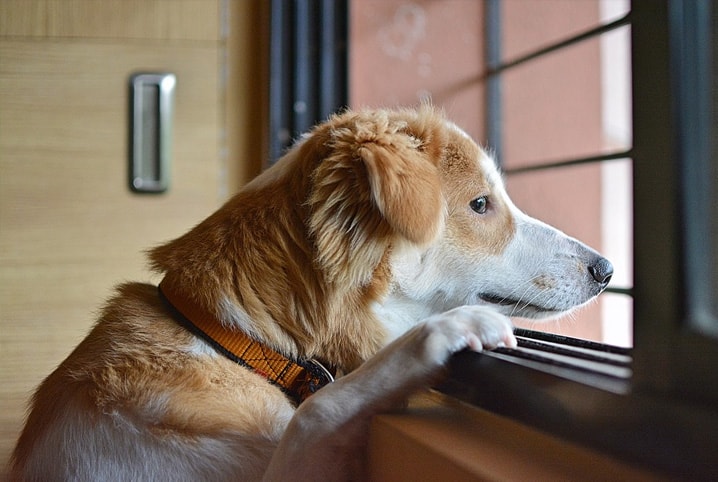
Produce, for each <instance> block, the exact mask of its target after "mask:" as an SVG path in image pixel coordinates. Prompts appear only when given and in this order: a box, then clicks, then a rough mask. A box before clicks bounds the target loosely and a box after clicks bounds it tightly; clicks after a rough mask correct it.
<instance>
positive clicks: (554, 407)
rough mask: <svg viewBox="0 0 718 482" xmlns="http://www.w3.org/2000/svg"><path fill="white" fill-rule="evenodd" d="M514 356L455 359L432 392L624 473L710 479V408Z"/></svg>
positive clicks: (624, 377)
mask: <svg viewBox="0 0 718 482" xmlns="http://www.w3.org/2000/svg"><path fill="white" fill-rule="evenodd" d="M520 349H521V347H520ZM516 355H517V354H516V353H513V350H503V349H502V350H498V351H496V352H485V353H473V352H461V353H458V354H456V355H455V356H454V357H453V358H452V360H451V362H450V364H449V373H448V377H447V380H446V381H445V382H444V383H443V384H442V385H441V386H439V387H437V389H438V390H439V391H441V392H442V393H443V394H445V395H449V396H450V397H453V398H456V399H458V400H461V401H463V402H465V403H468V404H469V405H473V406H474V407H477V408H480V409H482V410H487V411H489V412H492V413H495V414H497V415H500V416H504V417H507V418H510V419H511V420H513V421H515V422H518V423H521V424H525V425H526V426H528V427H532V428H533V429H538V430H540V431H542V432H545V433H547V434H550V435H552V436H555V437H558V438H560V439H563V440H566V441H568V442H570V443H573V444H578V445H580V446H583V447H590V448H591V449H593V450H596V451H597V452H599V453H603V454H606V455H607V456H610V457H614V458H616V459H617V460H622V461H623V462H625V463H627V464H630V465H632V466H637V467H643V468H646V469H647V470H649V471H655V472H656V473H660V474H665V475H666V476H669V477H675V476H678V477H688V478H692V479H712V480H715V479H716V477H718V459H716V457H715V446H716V445H715V444H716V434H717V433H718V412H716V410H715V409H714V408H712V407H705V406H703V407H701V406H697V405H692V404H690V403H688V402H686V401H685V400H680V399H675V398H671V397H669V396H667V395H666V394H664V393H651V392H647V391H645V390H641V389H640V387H636V386H634V385H633V383H632V380H631V378H630V371H623V368H622V369H621V370H619V371H618V372H615V373H601V372H596V371H595V370H586V369H585V367H584V366H579V367H574V366H570V365H573V364H577V365H583V361H581V360H576V361H571V360H565V359H562V360H560V362H559V363H555V362H553V361H549V362H546V361H538V360H537V359H535V358H532V357H529V359H525V358H523V357H520V356H516ZM624 355H625V354H622V355H621V356H624ZM562 356H563V355H562ZM629 370H630V363H629Z"/></svg>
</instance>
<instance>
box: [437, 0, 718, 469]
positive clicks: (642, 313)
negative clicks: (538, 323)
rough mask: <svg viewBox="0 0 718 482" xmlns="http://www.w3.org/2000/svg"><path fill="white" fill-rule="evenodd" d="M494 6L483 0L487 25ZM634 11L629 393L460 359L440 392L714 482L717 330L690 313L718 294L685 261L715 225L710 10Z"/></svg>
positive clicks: (497, 358)
mask: <svg viewBox="0 0 718 482" xmlns="http://www.w3.org/2000/svg"><path fill="white" fill-rule="evenodd" d="M497 3H498V0H488V2H487V7H488V11H487V17H488V18H489V19H490V18H491V8H497V7H498V5H496V4H497ZM492 4H495V5H493V7H492ZM631 7H632V8H631V13H630V14H629V15H630V22H631V54H632V90H633V97H632V98H633V139H634V145H633V148H632V149H631V150H630V156H629V157H631V158H632V159H633V171H634V186H633V190H634V277H635V287H634V289H633V294H634V332H635V333H634V343H635V347H634V349H633V350H632V355H633V364H632V369H633V376H632V377H631V379H630V380H628V381H627V386H626V387H625V390H616V391H609V390H605V389H601V388H596V387H595V386H592V385H591V384H590V383H584V382H582V381H581V380H580V377H578V379H576V377H574V378H573V379H569V378H567V377H565V376H563V375H562V374H561V373H560V372H559V371H558V370H555V369H553V368H551V367H547V368H546V369H543V370H537V369H535V368H532V367H530V366H526V365H528V364H522V363H521V362H516V361H507V360H506V359H505V358H504V357H502V356H501V354H497V353H491V352H488V353H483V354H476V353H469V352H462V353H460V354H457V355H456V356H454V357H453V359H452V360H451V363H450V367H449V373H450V375H449V378H448V380H447V382H446V383H444V384H443V385H442V386H441V387H439V389H440V390H441V391H443V392H445V393H447V394H450V395H452V396H455V397H457V398H460V399H462V400H464V401H468V402H470V403H472V404H474V405H477V406H479V407H482V408H484V409H488V410H490V411H493V412H496V413H499V414H502V415H506V416H509V417H511V418H513V419H516V420H519V421H521V422H524V423H526V424H529V425H531V426H534V427H537V428H540V429H542V430H545V431H547V432H549V433H552V434H555V435H558V436H561V437H564V438H566V439H568V440H572V441H574V442H577V443H580V444H583V445H587V446H589V447H592V448H596V449H599V450H601V451H604V452H606V453H609V454H612V455H614V456H616V457H618V458H620V459H623V460H626V461H628V462H631V463H635V464H638V465H641V466H645V467H647V468H649V469H652V470H658V471H660V472H662V473H666V474H671V475H677V476H681V477H684V476H690V477H696V478H710V477H715V475H716V474H718V461H717V460H716V457H715V447H716V442H717V441H718V438H717V435H716V434H718V370H716V367H718V339H716V337H715V328H716V326H718V321H716V320H715V319H711V320H708V321H707V322H706V320H705V319H704V318H705V317H704V318H700V319H699V317H700V316H703V315H701V314H700V313H699V311H700V310H696V309H695V308H696V307H698V308H700V309H701V310H703V313H705V308H710V306H711V302H712V296H715V291H714V290H715V286H716V284H715V280H714V279H710V278H709V277H711V276H714V275H713V274H712V270H710V269H706V267H705V265H706V264H707V263H700V262H699V263H695V262H693V261H692V257H698V259H705V258H704V257H705V256H707V255H708V254H709V251H710V249H711V243H715V242H716V239H715V238H710V236H711V235H713V236H715V232H713V233H711V232H710V230H709V228H706V227H705V226H706V223H701V216H705V217H704V218H703V219H704V220H705V219H709V218H708V217H707V216H709V215H710V209H709V208H710V204H709V203H710V202H711V201H710V196H711V195H712V194H711V192H710V189H711V186H710V183H708V184H707V185H706V183H702V184H701V186H702V187H700V188H697V187H696V183H697V182H698V181H699V180H700V179H702V176H703V177H705V176H710V175H711V173H712V172H713V173H714V172H716V171H715V163H716V162H717V160H716V158H715V157H713V151H712V149H713V147H712V145H711V134H712V132H711V115H715V114H714V113H713V114H711V113H710V112H709V113H706V106H710V105H714V104H712V99H711V98H710V95H711V85H710V83H706V76H707V75H710V72H711V71H710V70H709V69H710V67H711V64H710V61H711V52H710V49H708V48H706V45H707V44H708V45H710V43H709V42H707V40H706V39H707V38H709V35H710V28H711V25H710V19H711V18H712V17H711V15H710V14H711V11H710V10H711V5H710V2H709V0H690V1H680V0H673V1H671V0H634V1H633V2H632V5H631ZM716 11H718V8H716V9H715V10H714V11H713V12H712V14H713V15H715V14H716ZM707 19H708V20H707ZM713 22H714V25H713V28H715V20H713ZM707 36H708V37H707ZM713 42H714V43H715V39H714V40H713ZM490 67H491V66H490ZM714 82H715V80H714ZM495 89H500V87H499V88H496V87H495ZM489 90H490V89H489ZM487 104H488V105H491V102H490V101H489V102H487ZM490 118H491V117H489V119H490ZM601 160H604V159H603V156H598V157H597V158H593V159H589V160H588V161H585V160H584V161H583V162H595V161H601ZM706 239H709V240H710V239H712V241H709V242H706V241H705V240H706ZM706 286H708V288H706ZM713 315H715V313H713ZM585 381H586V382H588V379H586V380H585ZM594 385H595V384H594ZM619 392H623V393H619Z"/></svg>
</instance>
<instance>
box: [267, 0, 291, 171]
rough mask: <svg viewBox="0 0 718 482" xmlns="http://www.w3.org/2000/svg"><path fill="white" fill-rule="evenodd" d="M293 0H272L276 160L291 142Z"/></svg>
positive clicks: (271, 132)
mask: <svg viewBox="0 0 718 482" xmlns="http://www.w3.org/2000/svg"><path fill="white" fill-rule="evenodd" d="M293 16H294V14H293V9H292V2H291V0H272V3H271V7H270V37H271V38H270V44H269V159H270V162H274V161H276V160H277V159H279V157H281V155H282V153H283V152H284V150H285V149H286V147H287V145H289V143H290V142H291V139H292V131H293V122H292V118H293V114H292V108H293V106H292V104H293V100H292V96H293V95H292V84H293V77H294V76H293V72H294V65H293V62H292V58H293V56H294V55H293V48H292V47H293V43H294V42H293V38H292V32H293V28H292V19H293Z"/></svg>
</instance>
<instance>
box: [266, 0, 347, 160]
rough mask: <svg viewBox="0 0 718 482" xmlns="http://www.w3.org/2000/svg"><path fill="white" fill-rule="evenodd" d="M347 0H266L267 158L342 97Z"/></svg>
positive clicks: (326, 114)
mask: <svg viewBox="0 0 718 482" xmlns="http://www.w3.org/2000/svg"><path fill="white" fill-rule="evenodd" d="M348 9H349V6H348V0H302V1H294V0H272V3H271V20H270V37H271V38H270V53H269V57H270V80H269V90H270V96H269V98H270V101H269V104H270V105H269V158H270V162H275V161H276V160H277V159H278V158H279V157H281V155H282V154H283V153H284V152H285V151H286V149H287V147H289V146H290V145H291V144H292V142H293V141H294V140H296V139H297V137H298V136H299V135H301V134H302V133H304V132H306V131H307V130H309V129H310V128H311V127H312V126H313V125H315V124H317V123H318V122H321V121H323V120H325V119H326V118H328V117H329V116H330V115H331V114H332V113H334V112H336V111H338V110H341V109H343V108H344V107H346V105H347V103H348V87H347V83H348V77H347V71H348V53H347V38H348V35H347V32H348Z"/></svg>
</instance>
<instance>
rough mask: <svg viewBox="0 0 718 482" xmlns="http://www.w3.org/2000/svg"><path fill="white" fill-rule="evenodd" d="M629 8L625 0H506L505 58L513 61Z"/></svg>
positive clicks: (610, 18) (504, 26)
mask: <svg viewBox="0 0 718 482" xmlns="http://www.w3.org/2000/svg"><path fill="white" fill-rule="evenodd" d="M628 11H629V4H628V1H625V0H579V1H576V0H502V1H501V15H502V17H503V22H502V24H503V25H502V27H503V28H502V29H503V34H502V36H501V42H502V56H501V57H502V59H503V60H504V61H511V60H514V59H516V58H518V57H521V56H523V55H526V54H529V53H532V52H534V51H536V50H538V49H540V48H543V47H546V46H548V45H551V44H553V43H556V42H560V41H562V40H565V39H567V38H569V37H573V36H575V35H578V34H581V33H583V32H585V31H587V30H590V29H593V28H595V27H597V26H599V25H601V24H607V23H610V22H613V21H615V20H618V19H619V18H621V17H623V16H624V15H625V14H626V13H628Z"/></svg>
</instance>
